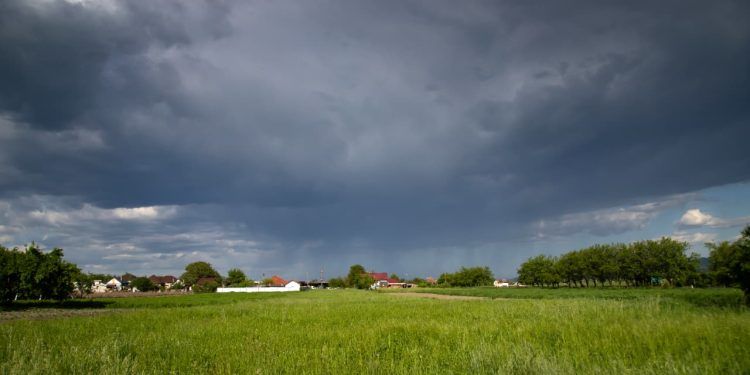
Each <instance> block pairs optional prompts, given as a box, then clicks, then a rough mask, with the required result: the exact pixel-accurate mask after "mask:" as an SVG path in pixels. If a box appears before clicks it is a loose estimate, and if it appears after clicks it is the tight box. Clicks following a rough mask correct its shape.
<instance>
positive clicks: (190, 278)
mask: <svg viewBox="0 0 750 375" xmlns="http://www.w3.org/2000/svg"><path fill="white" fill-rule="evenodd" d="M204 277H209V278H213V279H214V280H216V281H217V284H218V282H221V275H219V273H218V272H216V270H215V269H214V268H213V267H211V264H210V263H207V262H193V263H190V264H188V265H187V266H185V273H183V274H182V276H180V280H182V282H183V283H184V284H185V285H186V286H194V285H195V284H196V283H197V282H198V280H200V279H201V278H204Z"/></svg>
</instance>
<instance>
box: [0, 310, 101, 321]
mask: <svg viewBox="0 0 750 375" xmlns="http://www.w3.org/2000/svg"><path fill="white" fill-rule="evenodd" d="M113 312H114V311H113V310H112V309H29V310H19V311H0V323H5V322H10V321H13V320H43V319H57V318H68V317H72V316H94V315H99V314H104V313H109V314H112V313H113Z"/></svg>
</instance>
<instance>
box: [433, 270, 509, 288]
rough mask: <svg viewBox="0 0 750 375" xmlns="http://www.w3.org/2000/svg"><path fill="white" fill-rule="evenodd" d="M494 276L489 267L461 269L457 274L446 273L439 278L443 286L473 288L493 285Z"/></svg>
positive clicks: (439, 282)
mask: <svg viewBox="0 0 750 375" xmlns="http://www.w3.org/2000/svg"><path fill="white" fill-rule="evenodd" d="M494 279H495V278H494V276H493V275H492V271H490V268H489V267H469V268H466V267H461V268H460V269H459V270H458V271H456V272H455V273H444V274H442V275H440V277H439V278H438V284H440V285H442V286H455V287H471V286H484V285H492V282H493V281H494Z"/></svg>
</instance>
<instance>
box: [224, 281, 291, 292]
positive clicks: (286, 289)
mask: <svg viewBox="0 0 750 375" xmlns="http://www.w3.org/2000/svg"><path fill="white" fill-rule="evenodd" d="M299 291H300V285H299V284H298V283H296V282H294V281H292V282H290V283H289V284H286V285H285V286H262V287H257V286H248V287H244V288H218V289H216V292H217V293H232V292H239V293H263V292H299Z"/></svg>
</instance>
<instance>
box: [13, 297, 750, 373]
mask: <svg viewBox="0 0 750 375" xmlns="http://www.w3.org/2000/svg"><path fill="white" fill-rule="evenodd" d="M255 296H257V295H236V296H234V297H232V299H234V298H238V299H237V300H233V302H231V303H224V304H216V305H215V304H206V305H201V304H200V303H198V304H196V305H191V306H190V307H165V306H163V305H160V304H161V302H159V303H157V302H151V301H148V302H138V303H142V304H141V305H140V306H139V307H136V308H129V309H127V310H123V311H124V312H121V313H118V314H114V315H112V316H107V315H99V316H97V317H85V318H84V317H74V318H66V319H56V320H45V321H14V322H10V323H4V324H0V373H9V374H20V373H23V374H28V373H86V374H88V373H104V374H107V373H118V374H121V373H261V374H262V373H270V374H276V373H295V374H297V373H299V374H306V373H311V374H316V373H336V374H338V373H373V374H374V373H393V374H407V373H408V374H414V373H440V374H445V373H524V374H526V373H531V374H533V373H539V374H542V373H543V374H547V373H558V374H579V373H618V374H626V373H638V374H643V373H645V374H657V373H658V374H663V373H696V374H698V373H700V374H719V373H722V374H732V373H747V372H748V371H750V313H748V311H747V310H746V309H714V308H707V309H706V308H698V307H695V306H693V305H688V304H684V305H679V304H677V305H676V304H670V303H664V302H663V301H662V300H660V299H659V298H634V299H627V300H626V299H595V298H570V299H507V300H505V299H504V300H479V301H445V300H431V299H421V298H394V297H393V296H390V295H388V294H386V293H372V292H364V291H350V290H342V291H311V292H305V293H290V294H277V295H274V297H255ZM170 298H185V297H170ZM190 298H194V299H196V301H201V300H203V299H205V300H206V301H213V300H214V299H215V298H218V299H220V300H221V299H223V298H228V297H217V296H216V295H196V296H191V297H190ZM133 304H134V305H135V304H137V303H133ZM132 307H135V306H132Z"/></svg>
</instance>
